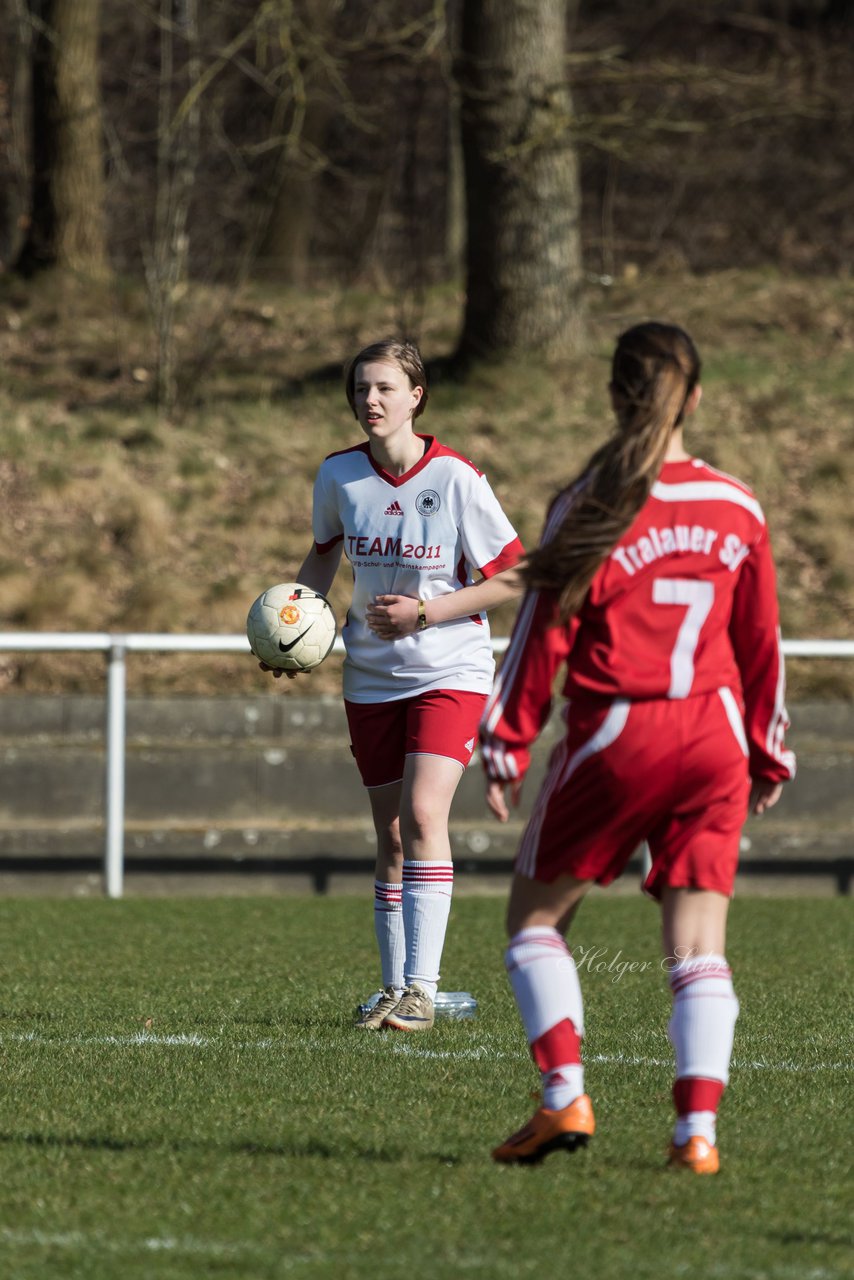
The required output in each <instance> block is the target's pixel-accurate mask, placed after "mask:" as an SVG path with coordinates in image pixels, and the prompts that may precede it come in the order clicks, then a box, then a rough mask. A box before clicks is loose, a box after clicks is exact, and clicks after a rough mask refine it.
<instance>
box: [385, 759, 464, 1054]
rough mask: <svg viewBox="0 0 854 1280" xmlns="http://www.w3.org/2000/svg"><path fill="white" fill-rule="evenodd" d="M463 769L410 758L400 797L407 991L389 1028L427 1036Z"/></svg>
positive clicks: (453, 764) (451, 874)
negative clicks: (451, 821) (450, 830)
mask: <svg viewBox="0 0 854 1280" xmlns="http://www.w3.org/2000/svg"><path fill="white" fill-rule="evenodd" d="M462 774H463V769H462V765H461V764H460V763H459V762H458V761H457V760H452V759H450V758H448V757H447V756H436V755H408V756H407V757H406V764H405V766H404V773H403V788H402V794H401V798H400V835H401V841H402V845H403V921H404V933H405V935H406V965H405V980H406V992H405V993H404V996H403V999H402V1000H401V1002H400V1004H399V1005H398V1006H397V1008H396V1009H395V1010H394V1011H393V1013H392V1014H391V1015H390V1016H389V1017H388V1018H386V1020H385V1025H386V1026H387V1027H392V1028H393V1029H394V1030H397V1031H427V1030H429V1029H430V1027H432V1025H433V1016H434V1013H433V1002H434V999H435V995H436V991H437V989H438V985H439V968H440V964H441V959H442V949H443V947H444V944H445V932H446V930H447V926H448V916H449V914H450V910H451V893H452V890H453V883H454V866H453V860H452V857H451V841H450V835H449V833H448V820H449V817H450V812H451V803H452V801H453V799H454V794H455V792H456V790H457V787H458V786H459V783H460V778H461V777H462Z"/></svg>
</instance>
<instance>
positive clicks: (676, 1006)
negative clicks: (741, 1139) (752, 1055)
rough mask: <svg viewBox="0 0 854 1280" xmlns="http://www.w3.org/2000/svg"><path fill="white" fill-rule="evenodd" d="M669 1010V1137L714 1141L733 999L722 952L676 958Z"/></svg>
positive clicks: (735, 1002) (730, 1036)
mask: <svg viewBox="0 0 854 1280" xmlns="http://www.w3.org/2000/svg"><path fill="white" fill-rule="evenodd" d="M670 986H671V988H672V990H673V1012H672V1015H671V1018H670V1024H669V1026H668V1029H667V1030H668V1034H669V1036H670V1041H671V1043H672V1045H673V1049H674V1052H675V1054H676V1083H675V1085H674V1087H673V1098H674V1102H675V1104H676V1111H677V1120H676V1128H675V1130H674V1135H673V1140H674V1142H675V1143H676V1144H677V1146H682V1145H683V1144H684V1143H685V1142H687V1141H688V1139H689V1138H692V1137H694V1136H700V1137H704V1138H706V1140H707V1141H708V1142H710V1143H711V1144H712V1145H714V1143H715V1137H716V1134H715V1130H716V1115H717V1108H718V1102H719V1101H720V1097H721V1094H722V1093H723V1091H724V1087H725V1086H726V1084H727V1083H728V1081H729V1064H730V1058H731V1056H732V1042H733V1035H734V1033H735V1022H736V1019H737V1017H738V1000H737V998H736V994H735V991H734V990H733V985H732V972H731V970H730V968H729V966H728V965H727V962H726V960H725V958H724V957H723V956H722V955H714V954H710V955H705V956H695V957H692V958H690V959H687V960H681V961H680V962H679V964H677V965H676V967H675V968H674V969H673V970H672V971H671V974H670Z"/></svg>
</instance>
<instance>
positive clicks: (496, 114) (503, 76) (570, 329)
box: [456, 0, 582, 362]
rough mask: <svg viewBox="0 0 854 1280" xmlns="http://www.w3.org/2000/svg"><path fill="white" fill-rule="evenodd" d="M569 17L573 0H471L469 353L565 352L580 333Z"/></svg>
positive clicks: (465, 114) (461, 62)
mask: <svg viewBox="0 0 854 1280" xmlns="http://www.w3.org/2000/svg"><path fill="white" fill-rule="evenodd" d="M567 21H568V0H463V13H462V24H461V36H460V52H459V56H458V59H457V66H456V78H457V82H458V85H459V89H460V106H461V113H460V114H461V129H462V142H463V158H464V164H465V187H466V204H467V219H468V230H467V239H466V288H467V299H466V309H465V318H464V322H463V330H462V334H461V337H460V341H459V345H458V350H457V357H458V359H459V360H461V361H463V362H465V361H467V360H470V359H473V358H482V357H488V356H495V355H511V354H521V353H525V352H532V353H534V352H536V353H540V354H542V355H545V356H547V357H551V356H557V355H560V354H563V353H566V352H567V351H569V350H571V349H572V348H573V347H574V346H575V345H577V343H578V341H579V339H580V336H581V330H582V319H581V308H582V302H581V283H582V273H581V246H580V232H579V216H580V203H581V196H580V187H579V178H578V168H577V164H576V157H575V152H574V148H573V143H572V139H571V136H570V125H571V120H572V100H571V96H570V91H569V85H568V82H567V72H566V42H567V41H566V31H567Z"/></svg>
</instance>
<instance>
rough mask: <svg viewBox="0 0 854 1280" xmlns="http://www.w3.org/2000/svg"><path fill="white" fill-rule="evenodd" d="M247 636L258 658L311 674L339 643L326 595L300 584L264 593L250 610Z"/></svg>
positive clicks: (287, 669) (287, 584) (268, 662)
mask: <svg viewBox="0 0 854 1280" xmlns="http://www.w3.org/2000/svg"><path fill="white" fill-rule="evenodd" d="M246 635H247V636H248V638H249V646H250V648H251V650H252V652H253V653H254V654H255V657H256V658H260V659H261V661H262V662H264V663H266V665H267V666H268V667H276V668H277V669H279V670H281V671H311V669H312V667H317V666H319V665H320V663H321V662H322V661H323V659H324V658H325V657H326V656H327V655H328V654H329V652H330V650H331V649H332V645H333V644H334V643H335V636H336V626H335V614H334V613H333V612H332V607H331V605H330V604H329V601H328V600H327V599H326V597H325V596H322V595H320V594H319V593H318V592H317V591H312V589H311V588H310V587H304V586H302V585H301V584H300V583H299V582H280V583H279V584H278V585H277V586H275V587H269V588H268V589H267V590H266V591H263V592H262V593H261V595H260V596H259V597H258V599H257V600H256V601H255V603H254V604H253V606H252V608H251V609H250V610H249V616H248V617H247V619H246Z"/></svg>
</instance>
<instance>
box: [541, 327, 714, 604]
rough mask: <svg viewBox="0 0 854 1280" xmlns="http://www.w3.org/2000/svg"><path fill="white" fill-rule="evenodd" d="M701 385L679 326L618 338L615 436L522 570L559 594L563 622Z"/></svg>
mask: <svg viewBox="0 0 854 1280" xmlns="http://www.w3.org/2000/svg"><path fill="white" fill-rule="evenodd" d="M699 378H700V357H699V355H698V354H697V349H696V347H695V346H694V343H693V342H692V340H691V338H690V337H689V336H688V334H687V333H685V331H684V330H683V329H680V328H678V327H677V326H676V325H670V324H659V323H656V322H649V323H647V324H638V325H635V326H634V327H633V328H631V329H627V330H626V332H625V333H623V334H621V336H620V338H619V340H618V342H617V347H616V350H615V352H614V358H613V362H612V366H611V399H612V403H613V406H614V412H615V414H616V417H617V430H616V431H615V432H614V434H613V435H612V436H611V437H610V439H609V440H607V441H606V442H605V444H604V445H602V447H601V448H600V449H598V450H597V451H596V453H594V454H593V456H592V457H591V458H590V459H589V460H588V462H587V464H586V466H585V467H583V469H582V470H581V472H580V474H579V475H578V476H577V477H576V479H575V480H574V481H572V482H571V483H570V484H569V485H568V486H567V488H566V489H565V490H564V491H563V492H564V493H565V494H567V497H568V507H567V511H566V514H565V515H564V517H563V519H562V521H561V524H560V526H559V528H558V529H557V531H556V532H555V533H554V535H553V536H552V537H550V538H549V540H548V541H546V542H543V543H542V545H541V546H539V547H537V548H536V549H535V550H534V551H533V552H531V554H530V555H529V556H528V559H527V562H526V564H525V566H524V568H523V570H522V572H523V574H524V577H525V581H526V582H527V584H528V586H530V587H533V588H535V589H538V590H546V591H556V592H558V593H559V604H560V616H561V618H562V619H563V620H564V621H565V620H566V619H568V618H570V617H571V616H572V615H573V614H574V613H576V612H577V611H578V609H579V608H580V607H581V604H582V602H583V600H584V597H585V595H586V594H587V590H588V588H589V586H590V583H591V581H592V580H593V576H594V574H595V573H596V570H597V569H598V568H599V566H600V564H601V563H602V561H603V560H604V559H605V557H606V556H607V555H608V553H609V551H611V549H612V548H613V547H614V546H615V545H616V543H617V542H618V541H619V540H620V538H621V537H622V535H623V534H624V533H625V531H626V529H628V527H629V526H630V524H631V523H632V521H633V520H634V518H635V516H636V515H637V514H638V512H639V511H640V509H641V507H642V506H643V504H644V503H645V502H646V500H647V498H648V497H649V494H650V490H651V489H652V486H653V484H654V483H655V481H656V479H657V477H658V473H659V471H660V470H661V466H662V463H663V462H664V455H665V453H666V452H667V446H668V444H669V442H670V436H671V434H672V432H673V428H674V427H676V426H677V425H678V424H679V423H680V422H681V421H682V414H683V411H684V409H685V402H686V401H687V399H688V396H689V395H690V394H691V392H692V391H693V389H694V387H695V386H696V385H697V383H698V381H699Z"/></svg>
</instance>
